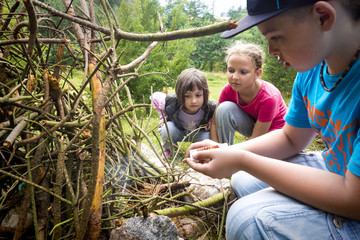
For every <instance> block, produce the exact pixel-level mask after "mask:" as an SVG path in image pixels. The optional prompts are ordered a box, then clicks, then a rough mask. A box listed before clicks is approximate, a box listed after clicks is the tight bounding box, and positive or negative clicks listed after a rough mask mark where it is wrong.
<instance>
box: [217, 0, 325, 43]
mask: <svg viewBox="0 0 360 240" xmlns="http://www.w3.org/2000/svg"><path fill="white" fill-rule="evenodd" d="M318 1H319V0H247V11H248V15H247V16H245V17H244V18H242V19H240V21H238V26H237V27H236V28H234V29H231V30H228V31H225V32H223V33H222V34H221V37H222V38H231V37H233V36H235V35H237V34H239V33H241V32H243V31H245V30H247V29H249V28H252V27H253V26H255V25H258V24H259V23H262V22H264V21H266V20H268V19H270V18H272V17H275V16H277V15H279V14H281V13H283V12H285V11H286V10H289V9H291V8H297V7H302V6H306V5H310V4H314V3H316V2H318Z"/></svg>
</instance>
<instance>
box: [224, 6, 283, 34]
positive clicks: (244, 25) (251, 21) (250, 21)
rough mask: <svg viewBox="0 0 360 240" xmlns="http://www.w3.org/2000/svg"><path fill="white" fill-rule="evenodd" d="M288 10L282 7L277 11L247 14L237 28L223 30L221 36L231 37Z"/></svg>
mask: <svg viewBox="0 0 360 240" xmlns="http://www.w3.org/2000/svg"><path fill="white" fill-rule="evenodd" d="M286 10H288V9H281V10H278V11H275V12H271V13H264V14H258V15H254V16H251V15H247V16H245V17H244V18H242V19H240V21H238V26H237V27H236V28H234V29H231V30H228V31H225V32H223V33H222V34H221V37H222V38H231V37H233V36H235V35H237V34H239V33H241V32H243V31H245V30H248V29H249V28H252V27H253V26H256V25H258V24H259V23H262V22H264V21H266V20H268V19H270V18H272V17H275V16H277V15H279V14H280V13H283V12H285V11H286Z"/></svg>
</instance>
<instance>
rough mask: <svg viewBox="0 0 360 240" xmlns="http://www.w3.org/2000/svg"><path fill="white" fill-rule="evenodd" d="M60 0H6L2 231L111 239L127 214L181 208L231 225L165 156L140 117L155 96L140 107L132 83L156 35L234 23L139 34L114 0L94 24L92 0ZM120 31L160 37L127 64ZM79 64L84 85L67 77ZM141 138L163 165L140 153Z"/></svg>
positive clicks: (1, 35) (0, 81)
mask: <svg viewBox="0 0 360 240" xmlns="http://www.w3.org/2000/svg"><path fill="white" fill-rule="evenodd" d="M62 2H63V4H64V5H65V6H66V9H67V11H66V12H61V11H58V10H56V9H54V8H52V7H51V6H49V5H46V4H44V3H42V2H41V1H39V0H23V1H20V0H0V14H1V16H2V18H0V21H1V24H0V28H1V30H0V67H1V71H0V90H1V91H0V144H1V146H0V188H1V194H0V222H1V221H2V222H3V223H6V224H7V225H6V224H5V225H2V226H0V239H1V238H2V237H3V236H4V237H5V238H8V237H10V238H13V239H26V238H30V239H50V238H51V239H74V238H76V239H101V238H103V239H106V238H107V237H108V235H107V234H108V233H109V231H110V230H111V229H113V228H114V227H116V226H119V224H121V221H125V220H126V219H127V218H130V217H133V216H139V215H140V216H144V217H147V216H148V215H149V213H156V212H157V213H158V214H164V215H169V214H168V212H167V211H170V210H169V209H171V208H173V207H176V208H177V207H185V210H184V211H185V212H184V214H188V213H189V212H192V211H194V210H205V211H202V212H203V213H202V214H201V217H200V216H197V223H199V222H202V223H203V227H204V228H203V229H207V230H208V229H210V227H214V226H222V224H221V223H223V218H222V216H223V215H224V214H223V207H220V208H219V209H214V208H211V209H210V208H209V207H208V206H209V205H207V204H205V205H204V203H201V202H200V204H199V203H197V200H196V199H192V197H191V191H192V189H188V188H187V186H188V183H187V182H179V179H180V176H181V175H182V174H184V173H183V172H182V171H179V170H176V168H174V166H173V165H172V162H170V161H168V160H169V159H163V158H162V157H161V153H160V152H159V149H156V148H155V145H154V143H153V142H152V141H151V138H150V137H149V135H151V134H153V133H152V131H151V130H145V129H144V127H143V126H144V125H146V124H144V119H138V118H137V117H136V116H137V115H136V114H135V111H139V112H142V113H143V114H142V115H146V114H145V113H146V112H147V111H151V110H150V109H151V105H149V104H133V101H132V99H131V94H130V91H129V90H128V89H127V85H126V84H127V83H128V82H130V81H133V80H134V79H138V78H141V75H140V74H139V70H140V69H141V67H142V64H143V62H144V61H145V59H146V58H147V56H148V55H149V54H150V53H151V51H152V50H153V49H154V48H155V47H156V46H157V44H158V42H156V41H158V40H160V41H161V40H172V39H178V38H187V37H190V36H191V37H197V36H203V35H206V34H213V33H216V32H221V31H223V30H225V29H227V28H228V23H221V24H217V25H214V26H208V27H204V28H199V29H194V30H190V31H183V32H182V31H178V32H172V33H171V32H170V33H161V32H159V33H155V34H132V33H126V32H123V31H122V30H121V29H120V27H119V26H116V25H113V22H116V21H112V20H111V19H113V18H115V16H114V15H113V12H112V9H111V8H109V5H108V4H107V1H103V0H102V1H100V2H101V7H102V11H103V13H104V15H105V16H107V18H108V19H107V20H108V22H109V23H110V26H107V27H104V26H101V25H100V24H99V23H96V21H95V19H96V17H95V14H94V3H93V0H89V1H85V0H80V1H78V2H79V4H80V6H78V8H77V10H76V11H75V10H74V9H75V8H74V6H73V5H72V1H70V0H62ZM79 9H81V11H80V10H79ZM44 12H46V13H44ZM54 19H56V21H55V20H54ZM62 21H65V22H66V23H65V24H61V26H67V27H66V28H64V27H59V26H60V24H59V23H60V22H62ZM159 22H161V19H160V21H159ZM160 28H161V27H160ZM119 39H128V40H130V41H149V42H150V43H149V46H148V48H147V49H146V51H145V52H144V53H143V54H142V55H141V56H138V57H137V58H136V59H135V60H134V61H133V62H130V63H128V64H127V65H120V64H119V59H120V58H121V53H120V54H117V53H116V51H115V49H116V46H117V41H118V40H119ZM152 41H153V42H152ZM124 50H125V51H126V49H124ZM52 56H55V57H52ZM69 62H70V63H71V64H69ZM74 70H78V71H81V72H82V73H83V74H84V75H83V81H82V84H81V85H80V86H78V87H76V86H74V85H73V83H72V82H71V81H69V79H71V75H72V74H73V72H74ZM147 74H150V73H147ZM87 89H90V96H89V94H87V93H88V92H89V90H87ZM120 91H125V92H126V93H127V99H121V96H120V95H119V92H120ZM124 102H126V103H127V105H126V106H124ZM126 129H131V131H126ZM141 141H143V142H146V144H147V145H148V146H150V148H152V150H153V151H154V153H155V155H156V156H157V158H158V159H159V160H160V162H161V164H162V166H163V167H161V168H160V167H158V166H156V165H155V164H154V163H152V162H151V161H149V159H148V158H147V156H145V155H144V154H143V153H142V152H141V148H140V142H141ZM227 194H228V193H224V194H221V196H217V197H220V199H221V198H223V197H224V196H225V197H226V196H227ZM185 199H187V201H185ZM189 199H190V200H189ZM221 206H222V205H221ZM187 207H191V208H190V210H189V209H187ZM224 209H225V208H224ZM10 212H11V213H12V214H8V213H10ZM170 212H171V211H170ZM170 215H171V214H170ZM179 215H181V211H180V213H177V216H179ZM10 219H12V220H10ZM204 219H211V221H213V220H214V219H216V221H217V222H216V224H214V223H213V224H210V225H207V224H206V223H204ZM178 221H181V219H180V220H179V219H178ZM12 224H13V225H12ZM217 232H218V233H219V236H220V235H221V232H222V229H219V231H217Z"/></svg>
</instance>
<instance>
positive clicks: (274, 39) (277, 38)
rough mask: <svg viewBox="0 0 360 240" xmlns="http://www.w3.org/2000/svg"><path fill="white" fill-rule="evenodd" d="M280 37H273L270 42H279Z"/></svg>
mask: <svg viewBox="0 0 360 240" xmlns="http://www.w3.org/2000/svg"><path fill="white" fill-rule="evenodd" d="M279 38H280V37H279V36H272V37H271V38H270V40H273V41H277V40H279Z"/></svg>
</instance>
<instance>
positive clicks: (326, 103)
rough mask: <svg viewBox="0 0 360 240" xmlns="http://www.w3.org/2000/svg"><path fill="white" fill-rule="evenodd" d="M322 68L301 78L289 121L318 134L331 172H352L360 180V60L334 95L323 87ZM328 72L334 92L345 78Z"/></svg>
mask: <svg viewBox="0 0 360 240" xmlns="http://www.w3.org/2000/svg"><path fill="white" fill-rule="evenodd" d="M320 66H321V64H319V65H318V66H316V67H315V68H314V69H312V70H310V71H308V72H305V73H299V74H298V75H297V77H296V80H295V83H294V87H293V96H292V99H291V101H290V106H289V110H288V112H287V114H286V116H285V121H286V122H287V123H288V124H290V125H292V126H294V127H299V128H310V127H311V128H314V129H315V130H316V132H317V133H318V134H319V135H320V137H321V138H322V139H323V141H324V142H325V145H326V148H327V149H326V150H325V151H323V153H322V156H323V158H324V160H325V163H326V166H327V169H328V170H329V171H331V172H334V173H337V174H340V175H342V176H345V172H346V171H347V169H349V171H351V172H352V173H353V174H355V175H357V176H360V131H359V118H360V60H358V61H357V62H356V63H355V64H354V65H353V67H352V68H351V69H350V71H349V72H348V73H347V75H346V77H345V78H344V79H343V80H342V81H341V83H340V84H339V85H338V86H337V87H336V88H335V89H334V90H333V91H332V92H327V91H325V90H324V88H323V87H322V85H321V82H320ZM326 69H327V65H325V67H324V72H323V75H324V79H325V84H326V86H327V88H331V87H333V86H334V84H335V82H336V81H337V80H338V79H339V78H340V76H341V74H339V75H336V76H331V75H329V74H327V72H326Z"/></svg>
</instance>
